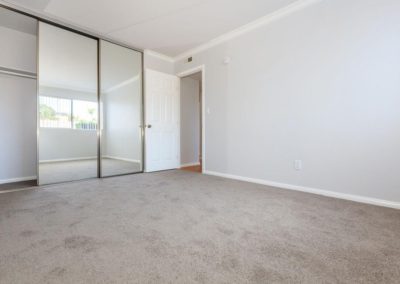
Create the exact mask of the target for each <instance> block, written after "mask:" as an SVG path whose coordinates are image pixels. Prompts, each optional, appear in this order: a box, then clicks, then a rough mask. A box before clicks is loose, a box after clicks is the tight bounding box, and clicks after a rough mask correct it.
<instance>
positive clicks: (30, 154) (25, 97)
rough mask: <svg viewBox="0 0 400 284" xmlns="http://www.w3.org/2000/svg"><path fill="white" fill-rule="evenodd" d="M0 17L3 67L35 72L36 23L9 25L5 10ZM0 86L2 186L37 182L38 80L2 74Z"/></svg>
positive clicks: (19, 21) (23, 19) (24, 19)
mask: <svg viewBox="0 0 400 284" xmlns="http://www.w3.org/2000/svg"><path fill="white" fill-rule="evenodd" d="M11 14H12V13H11ZM0 15H1V19H0V39H1V40H0V50H1V52H0V66H3V67H7V68H12V69H17V70H24V71H28V72H34V73H36V35H35V32H36V21H35V20H32V19H29V18H27V17H24V16H19V17H18V19H17V20H15V19H14V20H13V21H11V22H9V18H8V17H9V16H10V12H8V11H5V10H0ZM11 16H12V15H11ZM6 24H7V25H9V26H10V27H13V25H15V29H13V28H9V27H5V26H3V25H6ZM26 25H28V26H26ZM23 30H26V31H27V32H23ZM0 86H1V87H0V130H1V135H0V184H1V183H7V182H14V181H19V180H25V179H34V178H36V148H37V147H36V80H33V79H26V78H21V77H16V76H10V75H0Z"/></svg>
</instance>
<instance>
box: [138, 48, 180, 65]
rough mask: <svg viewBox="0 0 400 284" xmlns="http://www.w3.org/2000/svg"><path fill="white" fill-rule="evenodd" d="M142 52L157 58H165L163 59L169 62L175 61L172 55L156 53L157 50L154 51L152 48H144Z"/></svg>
mask: <svg viewBox="0 0 400 284" xmlns="http://www.w3.org/2000/svg"><path fill="white" fill-rule="evenodd" d="M143 53H144V54H145V55H149V56H153V57H156V58H158V59H161V60H165V61H168V62H171V63H174V62H175V61H174V59H173V58H172V57H169V56H167V55H164V54H161V53H158V52H156V51H154V50H150V49H145V50H144V51H143Z"/></svg>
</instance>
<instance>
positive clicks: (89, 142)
mask: <svg viewBox="0 0 400 284" xmlns="http://www.w3.org/2000/svg"><path fill="white" fill-rule="evenodd" d="M39 149H40V150H39V160H40V161H41V162H45V161H57V160H73V159H87V158H96V157H97V132H96V131H87V130H79V129H67V128H40V136H39ZM35 150H36V149H35Z"/></svg>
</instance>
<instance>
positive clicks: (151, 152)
mask: <svg viewBox="0 0 400 284" xmlns="http://www.w3.org/2000/svg"><path fill="white" fill-rule="evenodd" d="M145 72H146V73H145V87H146V91H145V122H146V123H145V125H146V126H145V132H146V139H145V141H146V147H145V149H146V152H145V153H146V163H145V171H146V172H154V171H162V170H169V169H176V168H179V167H180V109H179V107H180V103H179V96H180V79H179V78H178V77H177V76H173V75H169V74H165V73H161V72H157V71H154V70H150V69H146V70H145Z"/></svg>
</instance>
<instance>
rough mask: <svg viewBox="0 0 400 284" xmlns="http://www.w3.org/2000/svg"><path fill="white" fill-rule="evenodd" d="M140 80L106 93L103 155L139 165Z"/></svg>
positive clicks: (140, 155) (140, 145)
mask: <svg viewBox="0 0 400 284" xmlns="http://www.w3.org/2000/svg"><path fill="white" fill-rule="evenodd" d="M140 89H141V77H140V76H139V77H138V79H137V80H135V81H133V82H131V83H129V84H127V85H125V86H123V87H121V88H118V89H116V90H113V91H112V92H109V93H104V94H103V95H102V97H103V112H104V118H105V119H104V128H103V131H102V135H103V140H102V142H103V147H102V155H103V156H105V157H110V158H119V159H127V160H133V161H136V162H140V161H141V160H142V143H141V141H142V140H141V128H140V125H141V103H142V102H141V96H140Z"/></svg>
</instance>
